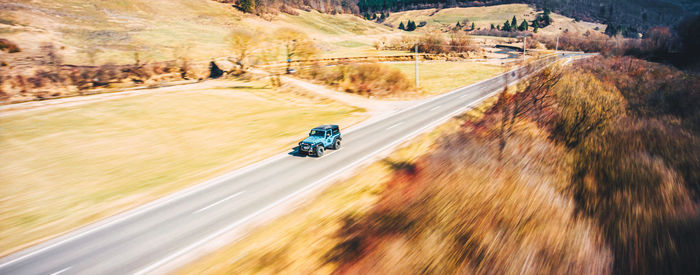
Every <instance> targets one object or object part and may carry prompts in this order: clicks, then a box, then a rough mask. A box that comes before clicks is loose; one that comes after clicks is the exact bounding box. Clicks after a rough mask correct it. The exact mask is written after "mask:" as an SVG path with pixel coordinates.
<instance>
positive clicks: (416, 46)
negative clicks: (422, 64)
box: [415, 44, 418, 88]
mask: <svg viewBox="0 0 700 275" xmlns="http://www.w3.org/2000/svg"><path fill="white" fill-rule="evenodd" d="M415 48H416V88H418V44H416V45H415Z"/></svg>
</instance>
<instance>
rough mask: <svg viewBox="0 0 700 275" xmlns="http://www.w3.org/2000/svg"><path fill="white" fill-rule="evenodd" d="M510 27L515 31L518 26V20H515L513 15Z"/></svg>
mask: <svg viewBox="0 0 700 275" xmlns="http://www.w3.org/2000/svg"><path fill="white" fill-rule="evenodd" d="M510 26H511V28H513V30H515V28H516V27H517V26H518V19H517V18H515V15H513V21H510Z"/></svg>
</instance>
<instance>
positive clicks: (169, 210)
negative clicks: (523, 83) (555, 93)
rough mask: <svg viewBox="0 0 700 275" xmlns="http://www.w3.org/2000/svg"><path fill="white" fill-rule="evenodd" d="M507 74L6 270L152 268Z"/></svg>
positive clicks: (35, 251) (497, 85)
mask: <svg viewBox="0 0 700 275" xmlns="http://www.w3.org/2000/svg"><path fill="white" fill-rule="evenodd" d="M505 75H508V77H509V79H510V80H509V82H512V81H514V80H515V78H516V77H517V75H518V73H517V72H516V73H507V74H504V75H500V76H498V77H495V78H492V79H489V80H486V81H482V82H480V83H477V84H474V85H471V86H468V87H465V88H462V89H459V90H456V91H454V92H451V93H448V94H444V95H441V96H438V97H435V98H433V99H430V100H427V101H425V102H424V103H421V104H419V105H416V106H414V107H411V108H408V109H405V110H402V111H400V112H397V113H394V114H392V115H389V116H387V117H384V118H383V119H380V120H376V121H374V122H372V123H365V124H362V125H358V126H357V127H355V128H353V129H351V130H349V131H344V133H343V145H342V148H341V149H340V150H337V151H334V150H328V151H326V155H325V156H323V157H322V158H313V157H299V156H295V155H294V154H293V153H290V154H282V155H279V156H277V157H274V158H271V159H268V160H266V161H263V162H261V163H259V164H256V165H253V166H251V167H248V168H244V169H242V170H240V171H235V172H233V173H232V174H229V175H225V176H222V177H220V178H217V179H215V180H212V181H209V182H206V183H203V184H200V185H198V186H195V187H193V188H190V189H187V190H183V191H182V192H178V193H176V194H174V195H171V196H168V197H165V198H163V199H160V200H158V201H155V202H153V203H150V204H147V205H145V206H142V207H139V208H137V209H134V210H132V211H128V212H125V213H123V214H121V215H117V216H115V217H112V218H109V219H106V220H104V221H101V222H98V223H95V224H92V225H90V226H87V227H85V228H82V229H79V230H76V231H74V232H71V233H68V234H66V235H64V236H62V237H59V238H56V239H53V240H50V241H47V242H45V243H43V244H40V245H37V246H35V247H31V248H28V249H26V250H23V251H20V252H17V253H15V254H12V255H9V256H7V257H5V258H3V259H1V260H0V274H146V273H152V272H154V271H155V270H157V269H158V268H159V267H161V266H162V265H164V264H167V263H169V262H170V261H172V260H173V259H175V258H177V257H179V256H181V255H183V254H185V253H187V252H189V251H191V250H192V249H195V248H197V247H199V246H201V245H202V244H204V243H206V242H208V241H211V240H212V239H214V238H216V237H218V236H220V235H222V234H223V233H226V232H228V231H230V230H233V229H235V228H237V227H240V226H243V225H244V224H245V223H246V222H247V221H249V220H250V219H251V218H255V217H257V216H260V215H262V214H264V213H265V212H266V211H269V210H270V209H273V208H275V206H278V205H280V204H282V203H284V202H285V201H288V200H290V199H293V198H295V197H298V196H299V195H300V194H303V193H304V192H307V191H309V190H311V189H313V188H314V187H317V186H320V185H321V184H323V183H326V182H328V181H329V180H330V179H331V178H332V177H334V176H337V175H338V174H339V173H340V172H341V171H346V170H347V169H349V168H352V167H356V166H358V165H360V164H362V163H364V162H366V161H368V160H370V159H371V158H373V157H375V156H376V155H377V154H379V153H380V152H383V151H387V150H389V149H391V148H393V147H394V146H396V145H398V144H399V143H401V142H403V141H406V140H407V139H409V138H411V137H413V136H415V135H417V134H419V133H421V132H424V131H425V130H427V129H429V128H431V127H434V126H436V125H438V124H440V123H442V122H444V121H446V120H447V119H449V118H451V117H453V116H454V115H457V114H459V113H461V112H463V111H465V110H467V109H468V108H469V107H471V106H474V105H476V104H477V103H479V102H480V101H482V100H483V99H485V98H487V97H489V96H491V95H493V94H494V92H497V91H498V90H500V89H502V88H503V86H504V83H505ZM328 123H333V122H332V121H329V122H328ZM341 132H343V129H341ZM299 139H300V140H301V139H303V137H299ZM290 152H292V149H290Z"/></svg>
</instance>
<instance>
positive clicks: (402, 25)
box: [399, 21, 406, 30]
mask: <svg viewBox="0 0 700 275" xmlns="http://www.w3.org/2000/svg"><path fill="white" fill-rule="evenodd" d="M399 30H406V26H404V24H403V21H401V24H399Z"/></svg>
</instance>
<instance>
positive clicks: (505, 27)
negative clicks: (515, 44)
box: [501, 20, 510, 32]
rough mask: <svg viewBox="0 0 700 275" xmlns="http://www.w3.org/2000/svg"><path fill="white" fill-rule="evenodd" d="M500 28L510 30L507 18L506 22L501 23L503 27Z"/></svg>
mask: <svg viewBox="0 0 700 275" xmlns="http://www.w3.org/2000/svg"><path fill="white" fill-rule="evenodd" d="M501 30H502V31H507V32H509V31H510V22H508V20H506V22H505V23H503V27H502V28H501Z"/></svg>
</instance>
